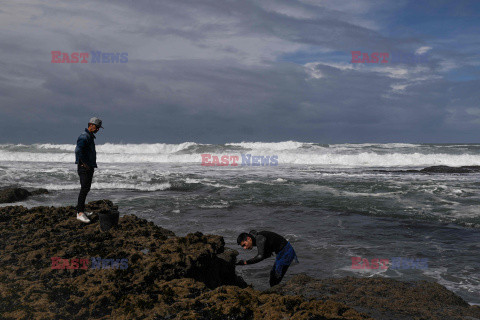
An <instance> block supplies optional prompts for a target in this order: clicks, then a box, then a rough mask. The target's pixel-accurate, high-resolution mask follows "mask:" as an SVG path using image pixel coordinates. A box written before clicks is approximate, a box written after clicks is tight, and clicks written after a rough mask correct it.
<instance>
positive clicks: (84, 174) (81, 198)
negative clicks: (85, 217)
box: [77, 165, 95, 212]
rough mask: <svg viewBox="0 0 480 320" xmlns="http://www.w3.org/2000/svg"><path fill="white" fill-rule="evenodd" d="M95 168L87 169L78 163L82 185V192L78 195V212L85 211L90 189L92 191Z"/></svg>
mask: <svg viewBox="0 0 480 320" xmlns="http://www.w3.org/2000/svg"><path fill="white" fill-rule="evenodd" d="M94 170H95V169H93V168H88V169H86V168H84V167H82V166H80V165H78V168H77V172H78V176H79V177H80V185H81V186H82V187H81V189H80V194H79V195H78V202H77V212H84V211H85V199H87V194H88V191H90V186H91V185H92V178H93V172H94Z"/></svg>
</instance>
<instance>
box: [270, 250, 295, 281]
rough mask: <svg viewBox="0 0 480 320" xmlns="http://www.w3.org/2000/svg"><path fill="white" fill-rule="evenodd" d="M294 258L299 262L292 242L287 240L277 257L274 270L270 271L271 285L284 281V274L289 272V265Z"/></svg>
mask: <svg viewBox="0 0 480 320" xmlns="http://www.w3.org/2000/svg"><path fill="white" fill-rule="evenodd" d="M294 260H295V261H296V262H297V263H298V259H297V254H296V253H295V250H294V249H293V247H292V245H291V244H290V242H287V244H286V245H285V246H284V247H283V249H282V250H280V252H279V253H277V256H276V257H275V263H274V264H273V268H272V271H270V287H273V286H275V285H277V284H279V283H280V281H282V279H283V276H284V275H285V273H287V270H288V267H290V264H291V263H292V262H293V261H294Z"/></svg>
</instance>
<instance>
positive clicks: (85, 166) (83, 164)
mask: <svg viewBox="0 0 480 320" xmlns="http://www.w3.org/2000/svg"><path fill="white" fill-rule="evenodd" d="M80 166H82V167H84V168H85V169H87V170H88V169H90V167H89V166H88V165H87V164H86V163H85V162H82V164H81V165H80Z"/></svg>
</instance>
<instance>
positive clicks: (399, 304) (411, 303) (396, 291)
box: [269, 274, 480, 320]
mask: <svg viewBox="0 0 480 320" xmlns="http://www.w3.org/2000/svg"><path fill="white" fill-rule="evenodd" d="M269 292H275V293H278V294H286V295H299V294H302V295H303V296H305V297H309V298H315V299H318V300H320V301H324V300H326V299H331V300H334V301H337V302H341V303H345V304H346V305H348V306H351V307H353V308H355V309H356V310H358V311H360V312H364V313H366V314H368V315H369V316H371V317H373V318H375V319H391V320H407V319H433V320H436V319H438V320H444V319H452V320H454V319H468V318H467V317H473V319H480V308H479V307H478V306H470V305H469V304H468V303H467V302H466V301H464V300H463V299H462V298H460V297H459V296H457V295H455V294H454V293H453V292H451V291H449V290H447V289H446V288H445V287H443V286H441V285H439V284H438V283H435V282H427V281H418V282H417V281H415V282H403V281H397V280H394V279H388V278H381V277H375V278H353V277H345V278H341V279H321V280H320V279H313V278H311V277H309V276H307V275H304V274H303V275H297V276H295V277H293V278H291V279H290V280H289V281H288V282H286V283H283V284H279V285H278V286H276V287H274V288H272V289H270V290H269Z"/></svg>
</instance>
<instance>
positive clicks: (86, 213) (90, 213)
mask: <svg viewBox="0 0 480 320" xmlns="http://www.w3.org/2000/svg"><path fill="white" fill-rule="evenodd" d="M84 214H85V215H86V216H87V217H90V216H91V215H92V214H93V212H84Z"/></svg>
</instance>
